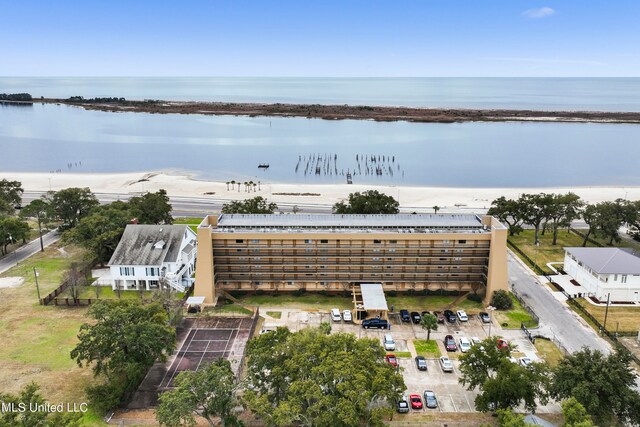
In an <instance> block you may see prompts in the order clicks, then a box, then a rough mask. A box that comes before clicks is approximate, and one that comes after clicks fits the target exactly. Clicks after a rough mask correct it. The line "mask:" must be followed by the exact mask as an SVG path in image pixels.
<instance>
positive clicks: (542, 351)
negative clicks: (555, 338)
mask: <svg viewBox="0 0 640 427" xmlns="http://www.w3.org/2000/svg"><path fill="white" fill-rule="evenodd" d="M534 345H535V347H536V351H537V352H538V355H539V356H540V357H541V358H542V359H544V360H545V361H546V362H547V363H548V364H549V365H551V367H555V366H557V365H558V363H560V361H561V360H562V359H563V358H564V355H563V354H562V352H561V351H560V349H559V348H558V347H557V346H556V345H555V344H554V343H552V342H551V341H549V340H546V339H544V338H536V343H535V344H534Z"/></svg>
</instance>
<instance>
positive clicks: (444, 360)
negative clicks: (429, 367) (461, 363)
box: [440, 356, 453, 372]
mask: <svg viewBox="0 0 640 427" xmlns="http://www.w3.org/2000/svg"><path fill="white" fill-rule="evenodd" d="M440 367H441V368H442V370H443V371H444V372H453V363H451V360H450V359H449V358H448V357H447V356H442V357H440Z"/></svg>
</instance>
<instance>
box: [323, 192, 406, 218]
mask: <svg viewBox="0 0 640 427" xmlns="http://www.w3.org/2000/svg"><path fill="white" fill-rule="evenodd" d="M399 206H400V204H399V203H398V201H397V200H396V199H394V198H393V197H391V196H387V195H386V194H383V193H380V192H379V191H377V190H367V191H365V192H363V193H351V194H349V201H348V203H346V204H345V202H338V203H336V204H335V205H333V213H336V214H397V213H398V212H399V211H400V210H399Z"/></svg>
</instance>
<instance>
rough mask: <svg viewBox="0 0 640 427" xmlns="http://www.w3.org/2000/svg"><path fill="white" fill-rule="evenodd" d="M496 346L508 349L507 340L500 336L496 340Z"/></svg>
mask: <svg viewBox="0 0 640 427" xmlns="http://www.w3.org/2000/svg"><path fill="white" fill-rule="evenodd" d="M496 347H498V349H499V350H509V341H507V340H503V339H502V338H500V339H498V340H497V341H496Z"/></svg>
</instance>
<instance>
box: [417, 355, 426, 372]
mask: <svg viewBox="0 0 640 427" xmlns="http://www.w3.org/2000/svg"><path fill="white" fill-rule="evenodd" d="M416 368H418V370H419V371H426V370H427V359H425V358H424V356H416Z"/></svg>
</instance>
